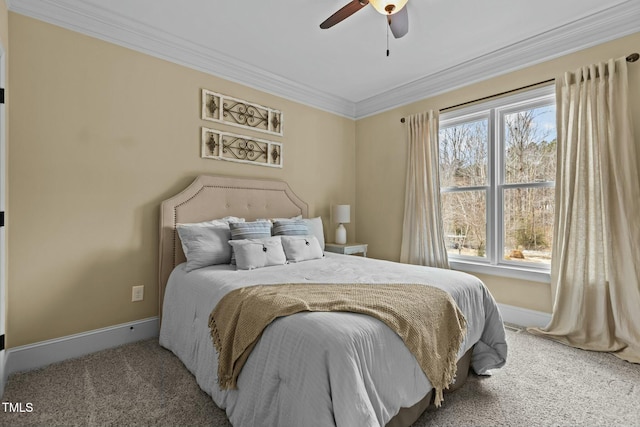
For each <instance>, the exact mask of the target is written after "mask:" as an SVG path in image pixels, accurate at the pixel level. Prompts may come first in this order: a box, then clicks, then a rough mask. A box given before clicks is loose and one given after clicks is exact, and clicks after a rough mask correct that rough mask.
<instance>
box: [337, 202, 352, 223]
mask: <svg viewBox="0 0 640 427" xmlns="http://www.w3.org/2000/svg"><path fill="white" fill-rule="evenodd" d="M332 213H333V222H336V223H340V224H347V223H349V222H351V206H350V205H333V212H332Z"/></svg>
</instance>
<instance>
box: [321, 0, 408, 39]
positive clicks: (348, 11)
mask: <svg viewBox="0 0 640 427" xmlns="http://www.w3.org/2000/svg"><path fill="white" fill-rule="evenodd" d="M407 1H408V0H396V1H393V0H352V1H351V2H349V3H347V4H346V5H345V6H344V7H342V8H341V9H340V10H338V11H337V12H336V13H334V14H333V15H331V16H330V17H328V18H327V19H326V20H325V21H324V22H323V23H322V24H320V28H322V29H323V30H324V29H327V28H331V27H333V26H334V25H336V24H337V23H338V22H341V21H343V20H344V19H346V18H348V17H350V16H351V15H353V14H354V13H356V12H357V11H359V10H360V9H362V8H363V7H365V6H366V5H368V4H369V3H371V5H372V6H373V7H374V8H375V9H376V10H377V11H378V12H380V13H381V14H383V15H386V16H387V22H389V28H390V29H391V33H392V34H393V36H394V37H395V38H397V39H399V38H400V37H403V36H404V35H405V34H407V32H409V15H408V13H407V7H406V4H407Z"/></svg>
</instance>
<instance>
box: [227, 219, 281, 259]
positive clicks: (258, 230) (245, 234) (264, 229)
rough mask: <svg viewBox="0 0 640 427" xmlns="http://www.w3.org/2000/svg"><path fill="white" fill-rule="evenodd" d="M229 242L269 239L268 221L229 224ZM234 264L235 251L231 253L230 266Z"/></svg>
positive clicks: (269, 226) (269, 224) (269, 225)
mask: <svg viewBox="0 0 640 427" xmlns="http://www.w3.org/2000/svg"><path fill="white" fill-rule="evenodd" d="M229 228H230V229H231V240H245V239H263V238H266V237H271V223H270V222H269V221H251V222H236V223H231V224H229ZM235 263H236V257H235V251H234V250H232V251H231V264H235Z"/></svg>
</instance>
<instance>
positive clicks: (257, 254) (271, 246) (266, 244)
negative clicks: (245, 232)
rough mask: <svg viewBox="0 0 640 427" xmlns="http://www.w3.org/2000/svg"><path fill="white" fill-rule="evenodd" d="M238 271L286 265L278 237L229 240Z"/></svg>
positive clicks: (285, 258)
mask: <svg viewBox="0 0 640 427" xmlns="http://www.w3.org/2000/svg"><path fill="white" fill-rule="evenodd" d="M229 245H231V246H232V247H233V252H234V253H235V255H236V266H237V267H238V269H240V270H253V269H254V268H262V267H268V266H270V265H282V264H286V263H287V257H286V256H285V253H284V250H283V248H282V242H281V241H280V237H268V238H264V239H245V240H229Z"/></svg>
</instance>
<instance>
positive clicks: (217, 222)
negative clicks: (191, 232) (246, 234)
mask: <svg viewBox="0 0 640 427" xmlns="http://www.w3.org/2000/svg"><path fill="white" fill-rule="evenodd" d="M232 222H234V223H236V222H244V218H238V217H237V216H225V217H224V218H218V219H212V220H211V221H203V222H191V223H180V224H177V225H180V226H182V227H202V226H207V225H229V223H232Z"/></svg>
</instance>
